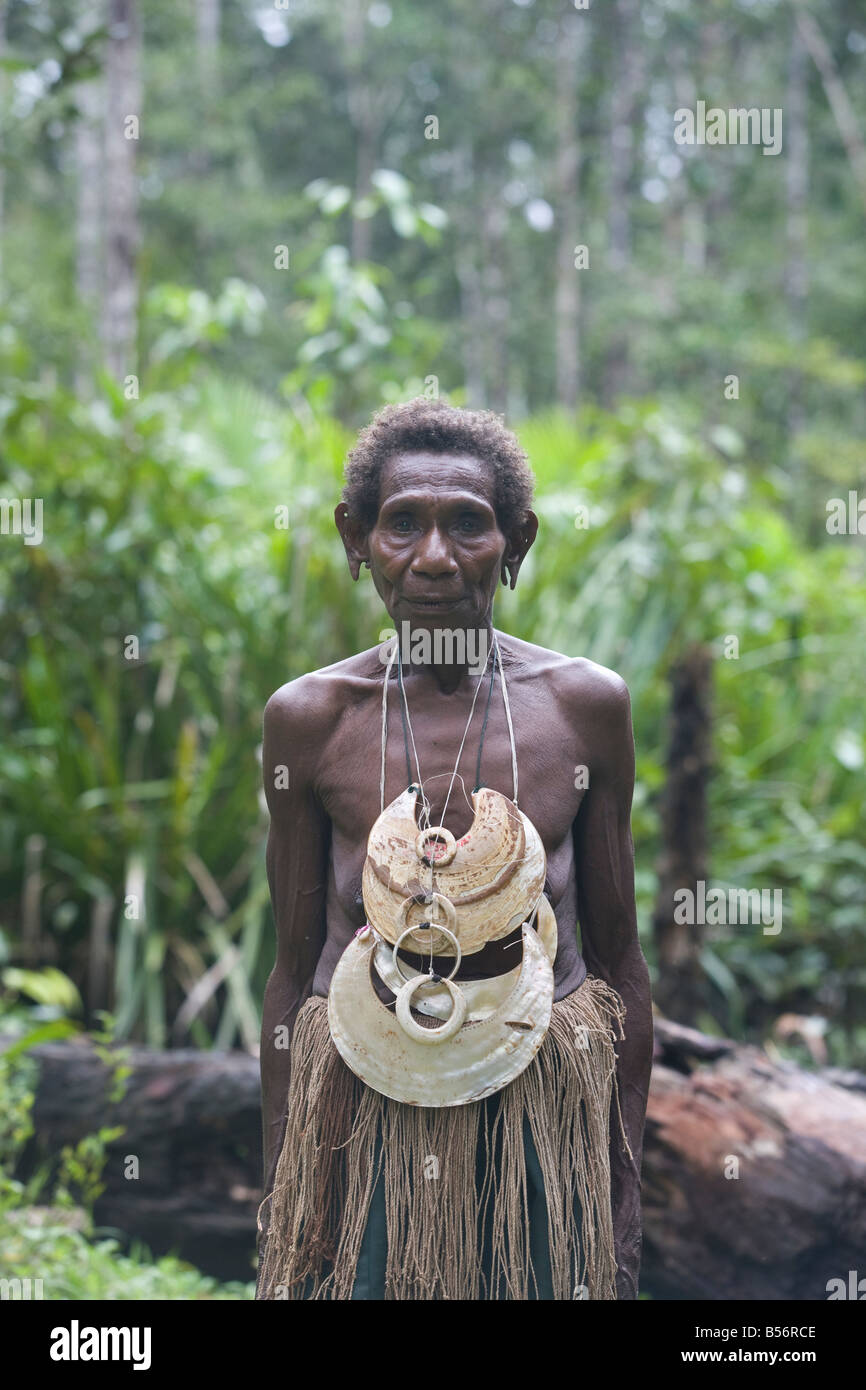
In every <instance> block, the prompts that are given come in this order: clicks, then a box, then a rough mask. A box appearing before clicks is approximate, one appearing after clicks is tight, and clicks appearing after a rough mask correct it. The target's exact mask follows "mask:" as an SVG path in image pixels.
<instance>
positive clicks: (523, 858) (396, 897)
mask: <svg viewBox="0 0 866 1390" xmlns="http://www.w3.org/2000/svg"><path fill="white" fill-rule="evenodd" d="M418 796H419V792H418V789H417V788H416V787H409V788H407V790H406V791H404V792H402V793H401V794H400V796H398V797H396V799H395V800H394V801H392V802H391V804H390V806H386V807H385V810H384V811H383V812H382V814H381V815H380V816H379V818H378V820H377V821H376V823H375V825H374V826H373V829H372V830H371V831H370V836H369V839H368V841H367V857H366V859H365V861H364V871H363V875H362V890H363V896H364V908H365V911H366V914H367V920H368V922H370V924H371V925H372V926H373V927H375V929H376V931H377V932H379V933H380V935H381V936H383V937H384V938H385V940H386V941H390V942H394V941H396V940H397V938H398V937H399V936H400V934H401V932H403V931H405V930H406V929H407V927H412V926H418V925H419V924H420V923H421V922H425V921H426V922H430V923H431V924H432V926H433V927H434V928H435V927H436V926H437V925H441V926H444V927H447V928H448V929H449V930H450V931H451V932H453V933H454V934H455V935H456V937H457V939H458V940H459V942H460V949H461V951H462V952H463V955H464V956H466V955H472V954H473V953H474V952H476V951H480V950H481V948H482V947H483V946H484V945H485V944H486V942H488V941H498V940H499V939H500V938H501V937H503V936H507V935H508V933H509V932H511V931H514V929H515V928H516V927H519V926H520V925H521V924H522V923H523V922H525V921H526V919H527V917H528V916H529V915H530V913H531V911H532V908H533V907H534V905H535V903H536V902H537V901H538V898H539V895H540V894H541V890H542V888H543V887H544V879H545V875H546V872H547V863H546V858H545V854H544V846H543V845H542V843H541V837H540V836H539V834H538V831H537V830H536V829H535V827H534V825H533V824H532V822H531V821H530V820H529V819H528V817H526V816H524V814H523V812H522V811H520V810H519V808H518V807H517V806H515V804H514V802H513V801H509V799H508V797H507V796H503V795H502V793H501V792H497V791H494V790H493V789H492V788H490V787H481V788H480V789H479V790H478V791H476V792H473V793H472V804H473V807H474V817H473V821H472V825H471V826H470V828H469V830H468V831H467V832H466V834H465V835H464V836H463V837H462V838H461V839H460V840H456V841H455V839H454V836H453V835H451V834H450V832H449V831H447V830H446V829H445V828H444V827H443V826H433V827H431V828H430V829H428V830H426V831H419V827H418V824H417V821H416V818H415V817H416V808H417V802H418ZM437 841H438V844H439V849H438V850H437V849H434V847H433V846H434V843H435V842H437ZM430 949H431V951H432V952H433V953H434V954H435V955H449V954H451V953H452V947H451V945H450V944H449V942H448V940H447V938H446V937H445V936H444V935H443V934H442V933H436V932H435V931H434V932H431V936H430Z"/></svg>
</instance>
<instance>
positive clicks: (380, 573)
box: [261, 451, 652, 1299]
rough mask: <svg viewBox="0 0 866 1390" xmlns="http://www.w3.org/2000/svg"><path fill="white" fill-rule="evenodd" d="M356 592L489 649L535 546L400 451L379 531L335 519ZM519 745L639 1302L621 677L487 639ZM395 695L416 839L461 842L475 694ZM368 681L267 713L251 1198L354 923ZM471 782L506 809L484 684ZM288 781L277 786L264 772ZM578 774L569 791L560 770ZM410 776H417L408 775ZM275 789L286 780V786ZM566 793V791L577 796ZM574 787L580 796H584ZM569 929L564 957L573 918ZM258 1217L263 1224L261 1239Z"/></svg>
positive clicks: (623, 1257)
mask: <svg viewBox="0 0 866 1390" xmlns="http://www.w3.org/2000/svg"><path fill="white" fill-rule="evenodd" d="M335 521H336V524H337V528H338V530H339V532H340V535H341V537H342V540H343V544H344V546H345V550H346V556H347V559H348V563H349V569H350V572H351V574H352V578H353V579H355V580H357V579H358V578H359V576H360V574H361V571H362V568H363V567H364V566H368V567H369V569H370V574H371V577H372V579H373V583H374V585H375V587H376V590H377V592H378V594H379V596H380V597H381V599H382V602H383V604H384V606H385V608H386V609H387V612H388V614H389V616H390V618H391V620H392V624H393V626H394V627H395V628H397V630H398V631H399V630H400V624H401V623H402V622H403V620H408V621H409V622H410V623H411V626H412V629H413V631H415V630H417V629H418V628H420V627H427V628H429V629H430V630H431V631H432V630H433V629H435V628H436V627H442V628H450V629H457V628H460V627H463V628H466V629H470V628H474V629H480V630H482V631H483V632H484V633H485V634H487V635H489V636H490V637H491V638H492V633H493V627H492V610H493V599H494V596H495V594H496V590H497V587H498V585H499V583H500V581H501V582H502V583H503V584H507V585H510V587H511V588H512V589H513V588H514V586H515V584H516V583H517V577H518V574H519V571H520V566H521V564H522V562H523V560H524V558H525V556H526V554H527V552H528V550H529V548H530V546H531V545H532V543H533V541H534V540H535V536H536V532H537V529H538V521H537V518H536V517H535V515H534V513H532V512H529V513H528V514H527V516H526V519H525V520H524V522H523V524H522V525H520V526H518V527H516V528H514V529H513V530H512V531H511V532H510V533H509V534H508V535H506V534H504V533H503V531H502V530H501V529H500V526H499V521H498V518H497V513H496V509H495V482H494V477H493V474H492V470H491V469H490V468H489V467H488V465H486V464H485V463H483V462H482V461H480V460H478V459H475V458H472V457H467V456H464V455H459V454H435V455H431V454H428V453H425V452H422V451H413V452H407V453H403V454H401V455H397V456H395V457H393V458H391V459H389V460H388V461H387V462H386V464H385V465H384V467H383V470H382V476H381V480H380V494H379V514H378V518H377V521H376V524H375V525H374V526H373V528H372V530H370V531H369V532H365V531H364V530H363V528H362V527H360V526H359V525H358V524H357V523H356V522H354V521H353V520H352V518H350V516H349V515H348V513H347V510H346V508H345V506H344V505H343V504H341V505H340V506H339V507H338V508H337V510H336V512H335ZM496 635H497V637H498V640H499V644H500V648H501V652H502V659H503V666H504V669H505V676H506V680H507V682H508V695H509V699H510V702H511V712H512V718H513V722H514V731H515V738H516V745H517V759H518V769H519V774H520V787H519V804H520V807H521V810H523V811H524V813H525V814H526V815H527V816H528V817H529V819H530V820H531V821H532V822H533V824H534V825H535V827H536V829H537V830H538V832H539V834H540V836H541V839H542V841H543V843H544V847H545V851H546V854H547V884H546V891H547V893H548V896H549V897H550V900H551V902H552V904H553V907H554V910H555V912H556V915H557V922H558V927H559V937H560V947H559V951H558V954H557V960H556V965H555V980H556V997H557V998H561V997H562V996H563V995H564V994H568V993H570V992H571V990H573V989H575V988H577V986H578V985H579V984H580V982H581V980H582V979H583V977H584V975H585V973H586V972H587V971H588V972H589V973H590V974H591V975H594V976H596V977H598V978H600V979H603V980H605V981H607V982H608V983H609V984H610V985H612V986H613V988H614V989H616V990H617V991H618V992H619V994H620V995H621V997H622V1000H623V1002H624V1004H625V1008H626V1021H625V1032H626V1038H625V1040H624V1041H622V1042H619V1043H618V1044H617V1078H618V1083H619V1093H620V1104H621V1108H622V1116H623V1122H624V1126H625V1130H626V1134H627V1136H628V1141H629V1145H630V1148H631V1152H632V1155H633V1157H632V1158H629V1156H628V1154H627V1152H626V1151H625V1149H624V1146H623V1144H622V1138H621V1135H620V1134H619V1132H618V1125H617V1123H616V1121H615V1119H614V1120H612V1123H611V1147H610V1154H611V1183H612V1187H611V1196H612V1209H613V1220H614V1239H615V1250H616V1259H617V1264H618V1266H619V1270H618V1273H617V1296H618V1297H619V1298H623V1299H634V1298H636V1297H637V1281H638V1270H639V1264H640V1161H641V1151H642V1145H643V1130H644V1118H645V1113H646V1102H647V1091H648V1087H649V1075H650V1067H651V1060H652V1014H651V1002H650V988H649V975H648V971H647V967H646V962H645V960H644V957H643V954H642V952H641V949H640V945H639V943H638V935H637V924H636V918H635V903H634V869H633V848H632V840H631V829H630V811H631V800H632V792H633V787H634V742H633V735H632V728H631V713H630V704H629V696H628V690H627V688H626V686H625V683H624V682H623V681H622V679H621V678H620V677H619V676H617V675H616V674H614V672H612V671H608V670H607V669H606V668H604V667H601V666H597V665H595V663H593V662H591V661H587V660H584V659H582V658H578V659H573V658H570V657H567V656H562V655H560V654H559V653H558V652H553V651H548V650H546V649H545V648H543V647H538V646H535V645H533V644H532V643H528V642H522V641H520V640H518V639H517V638H514V637H511V636H509V635H507V634H505V633H502V632H498V631H497V634H496ZM404 678H405V687H406V695H407V699H408V704H409V711H410V717H411V720H412V727H413V730H414V734H415V742H416V746H417V751H418V759H419V762H420V766H421V772H422V775H423V778H424V785H425V791H426V793H427V796H428V798H429V800H430V802H431V823H432V824H437V823H444V824H445V825H446V826H447V827H448V829H449V830H451V831H452V832H453V833H454V834H455V836H457V837H458V838H459V836H460V835H462V834H464V833H465V831H466V830H467V829H468V826H469V824H470V822H471V818H472V815H471V804H470V803H469V802H468V791H469V790H470V789H471V787H472V785H473V783H474V769H475V759H476V755H477V751H478V741H479V735H480V729H481V723H482V715H481V712H480V710H481V709H482V708H483V703H482V702H483V700H484V699H486V693H487V686H486V680H487V677H485V678H484V679H485V686H484V690H483V691H482V693H481V695H480V696H479V700H478V705H477V706H476V714H475V718H474V719H473V721H472V725H471V727H470V730H469V735H468V738H467V740H466V745H465V748H464V753H463V757H462V759H461V764H460V772H461V774H462V775H463V777H464V779H465V786H466V794H465V795H464V793H463V790H462V786H461V783H460V781H457V782H455V787H454V791H453V792H452V794H451V799H450V802H449V806H448V810H447V814H446V815H445V819H444V822H441V821H440V816H441V812H442V806H443V802H444V799H445V794H446V791H447V787H448V783H449V781H450V776H451V772H452V770H453V767H454V759H455V758H456V756H457V750H458V748H459V746H460V740H461V738H462V736H463V731H464V729H465V727H466V721H467V719H468V717H469V711H470V706H471V702H472V696H473V694H474V692H475V688H476V685H477V682H478V679H479V677H478V676H477V674H472V673H471V672H469V671H467V670H466V668H465V667H461V666H459V665H454V664H449V665H447V666H441V667H437V666H435V665H426V666H424V665H417V664H412V665H408V666H405V667H404ZM383 679H384V666H383V663H382V660H381V655H380V649H379V648H378V647H376V648H372V649H371V650H370V651H366V652H361V653H360V654H359V655H357V656H353V657H350V658H349V659H348V660H346V661H340V662H337V663H336V664H335V665H333V666H328V667H325V668H324V669H323V670H320V671H314V672H311V673H310V674H309V675H306V676H302V677H300V678H299V679H298V680H294V681H291V682H289V684H287V685H284V686H283V687H282V688H281V689H280V690H278V691H277V692H276V693H275V694H274V695H273V696H272V697H271V699H270V700H269V702H268V705H267V708H266V710H265V719H264V748H263V759H262V761H263V773H264V785H265V792H266V796H267V800H268V806H269V809H270V813H271V826H270V834H269V837H268V848H267V866H268V876H269V882H270V889H271V899H272V903H273V908H274V916H275V919H276V929H277V955H276V963H275V965H274V969H273V972H272V974H271V976H270V979H269V980H268V984H267V988H266V990H265V999H264V1011H263V1022H262V1046H261V1073H262V1103H263V1122H264V1150H265V1192H266V1193H269V1192H270V1191H271V1188H272V1186H273V1181H274V1172H275V1169H276V1163H277V1158H278V1156H279V1151H280V1148H281V1144H282V1137H283V1133H284V1128H285V1111H286V1096H287V1093H288V1086H289V1052H288V1049H287V1048H286V1047H285V1046H284V1045H282V1046H276V1045H275V1039H276V1038H278V1037H279V1038H280V1041H281V1042H282V1043H283V1044H284V1043H285V1040H286V1032H285V1031H283V1033H282V1035H280V1032H279V1030H280V1026H281V1025H285V1027H286V1029H287V1030H288V1033H289V1034H290V1033H291V1029H292V1027H293V1026H294V1021H295V1018H296V1016H297V1013H298V1010H299V1009H300V1008H301V1006H302V1005H303V1004H304V1002H305V1001H306V1000H307V998H309V996H310V994H311V993H315V994H319V995H326V994H327V989H328V984H329V982H330V978H331V974H332V972H333V969H334V966H335V965H336V962H337V960H338V959H339V957H340V955H341V953H342V952H343V951H344V950H345V948H346V946H347V945H348V943H349V941H350V940H351V938H352V935H353V933H354V932H355V931H356V930H357V928H358V927H359V926H362V925H363V924H364V921H365V914H364V908H363V902H362V900H361V892H360V886H361V871H362V867H363V863H364V858H365V854H366V845H367V837H368V835H369V832H370V829H371V827H372V825H373V823H374V821H375V820H376V818H377V816H378V814H379V809H380V806H379V757H380V749H381V701H382V685H383ZM387 748H388V761H387V775H386V786H385V804H386V805H387V804H388V803H389V802H390V801H391V800H393V798H394V797H395V796H397V795H398V794H399V793H400V792H401V791H403V790H405V786H406V765H405V759H404V755H403V739H402V727H401V723H400V711H399V699H398V692H397V687H396V682H395V681H393V680H392V686H391V689H390V690H389V725H388V745H387ZM482 766H483V777H482V780H483V782H484V783H485V784H486V785H488V786H491V787H495V788H497V789H498V790H500V791H502V792H504V793H505V794H506V795H509V796H510V795H511V794H512V773H511V752H510V743H509V738H508V729H507V724H506V721H505V715H504V709H503V706H502V699H501V692H500V690H499V681H498V678H497V687H496V689H495V690H494V696H493V700H492V704H491V710H490V719H489V723H488V728H487V734H486V736H485V741H484V749H483V765H482ZM280 767H285V768H287V769H288V772H289V779H288V780H289V786H288V787H287V788H286V787H282V788H279V789H278V788H277V787H275V780H278V774H277V773H276V772H275V770H276V769H278V768H280ZM577 768H586V769H588V778H587V777H586V776H576V775H575V769H577ZM414 775H415V769H414V767H413V777H414ZM282 780H283V781H284V780H285V778H284V777H283V778H282ZM575 781H577V782H578V783H579V785H578V786H577V787H575ZM587 781H588V785H583V784H584V783H585V782H587ZM575 918H576V919H577V921H578V922H579V928H580V946H579V947H578V944H577V932H576V921H575ZM482 960H483V971H482V973H499V972H501V971H504V970H508V969H511V968H512V967H513V964H514V952H513V951H510V952H509V951H508V949H507V947H506V945H505V944H504V943H493V944H491V945H489V946H488V947H486V948H485V951H484V953H482V955H479V956H477V957H474V958H473V961H472V962H466V964H465V966H464V968H463V969H462V970H461V972H460V974H461V976H464V977H465V976H466V975H469V974H471V973H473V964H474V967H475V970H476V972H477V970H478V968H479V962H481V961H482ZM266 1212H267V1208H265V1209H264V1211H263V1214H262V1220H263V1224H265V1225H266V1222H267V1216H266Z"/></svg>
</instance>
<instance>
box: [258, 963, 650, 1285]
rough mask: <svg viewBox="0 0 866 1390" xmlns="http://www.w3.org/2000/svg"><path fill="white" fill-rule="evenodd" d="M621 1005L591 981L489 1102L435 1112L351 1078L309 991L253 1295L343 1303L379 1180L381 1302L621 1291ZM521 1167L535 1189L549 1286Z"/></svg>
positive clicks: (557, 1007)
mask: <svg viewBox="0 0 866 1390" xmlns="http://www.w3.org/2000/svg"><path fill="white" fill-rule="evenodd" d="M624 1015H625V1009H624V1005H623V1003H622V1000H621V999H620V997H619V995H618V994H617V993H616V991H615V990H614V989H612V988H611V987H610V986H609V985H607V984H605V983H604V981H602V980H599V979H596V978H594V977H593V976H587V978H586V979H585V980H584V982H583V983H582V984H581V985H580V987H579V988H578V989H576V990H575V991H574V992H573V993H572V994H570V995H568V996H567V997H566V998H565V999H562V1000H560V1001H559V1002H558V1003H555V1004H554V1005H553V1012H552V1016H551V1022H550V1028H549V1030H548V1033H547V1035H546V1037H545V1040H544V1042H543V1044H542V1046H541V1048H540V1050H539V1052H538V1053H537V1054H536V1056H535V1057H534V1058H533V1060H532V1062H531V1063H530V1065H529V1066H528V1067H527V1068H526V1070H525V1071H524V1072H523V1073H522V1074H521V1075H520V1076H518V1077H516V1078H515V1080H514V1081H512V1082H510V1083H509V1084H508V1085H507V1086H505V1087H503V1089H502V1090H501V1091H498V1092H496V1094H495V1095H494V1096H492V1097H490V1098H489V1099H488V1100H486V1101H476V1102H472V1103H471V1104H469V1105H461V1106H448V1107H443V1108H438V1109H429V1108H422V1107H419V1106H413V1105H405V1104H403V1103H401V1102H399V1101H393V1100H390V1099H388V1098H387V1097H386V1096H382V1095H380V1094H379V1093H378V1092H377V1091H374V1090H371V1089H370V1087H368V1086H366V1085H365V1084H364V1083H363V1082H362V1081H360V1080H359V1078H358V1077H356V1076H355V1074H354V1073H353V1072H352V1071H351V1070H350V1068H349V1067H347V1066H346V1064H345V1062H344V1061H343V1059H342V1058H341V1057H340V1055H339V1053H338V1052H337V1050H336V1048H335V1047H334V1044H333V1042H332V1041H331V1035H330V1032H329V1030H328V1004H327V1000H326V999H322V998H319V997H318V996H313V997H312V998H310V999H308V1000H307V1002H306V1004H304V1006H303V1008H302V1009H301V1010H300V1012H299V1014H298V1017H297V1021H296V1024H295V1029H294V1033H293V1037H292V1056H291V1083H290V1087H289V1097H288V1119H287V1124H286V1132H285V1139H284V1143H283V1148H282V1152H281V1154H280V1159H279V1163H278V1165H277V1171H276V1177H275V1182H274V1190H273V1194H272V1195H271V1196H270V1197H269V1198H266V1200H265V1202H263V1203H262V1208H265V1207H266V1206H267V1205H268V1203H270V1213H269V1220H268V1222H267V1228H268V1234H267V1236H266V1237H265V1238H264V1242H263V1246H262V1257H261V1261H260V1269H259V1280H258V1288H257V1292H256V1297H257V1298H258V1299H294V1300H297V1299H351V1298H352V1297H353V1288H354V1286H355V1281H356V1277H357V1273H358V1261H359V1254H360V1252H361V1247H362V1243H363V1239H364V1233H365V1229H366V1227H367V1223H368V1219H370V1217H371V1209H372V1205H373V1197H374V1193H377V1192H380V1191H381V1188H382V1186H383V1185H384V1213H385V1229H386V1232H387V1235H386V1255H385V1257H384V1260H385V1264H384V1275H383V1281H382V1283H383V1287H382V1290H381V1293H380V1294H379V1295H378V1296H380V1297H382V1298H384V1299H407V1300H426V1299H473V1300H477V1299H521V1300H522V1299H531V1298H539V1297H549V1298H554V1299H567V1300H571V1299H575V1298H577V1299H582V1298H590V1299H615V1298H616V1291H615V1285H614V1276H615V1274H616V1262H615V1259H614V1243H613V1224H612V1216H611V1200H610V1161H609V1143H610V1118H611V1102H612V1099H615V1100H616V1107H615V1108H616V1115H617V1120H618V1123H619V1128H620V1132H621V1134H622V1139H623V1145H624V1147H626V1148H627V1147H628V1145H627V1141H626V1139H625V1134H624V1131H623V1128H622V1119H621V1115H620V1111H619V1097H618V1095H617V1089H616V1073H615V1065H616V1055H615V1052H614V1046H613V1044H614V1040H615V1038H616V1037H619V1038H622V1037H623V1036H624V1034H623V1019H624ZM528 1167H529V1168H532V1167H534V1169H535V1170H536V1171H539V1170H540V1182H539V1185H540V1184H541V1183H543V1199H544V1201H543V1205H544V1207H546V1224H547V1232H546V1236H547V1239H546V1250H545V1255H546V1259H545V1266H546V1267H545V1274H544V1290H545V1291H540V1285H539V1282H538V1279H537V1278H536V1269H535V1262H534V1261H533V1258H532V1250H533V1249H534V1250H536V1251H537V1249H538V1243H537V1242H538V1236H539V1232H538V1231H537V1229H535V1230H532V1231H530V1219H529V1218H530V1209H531V1207H532V1209H533V1210H534V1206H533V1204H532V1203H531V1192H530V1189H531V1180H530V1181H528ZM261 1229H262V1226H261V1210H260V1230H261ZM355 1296H357V1294H356V1295H355Z"/></svg>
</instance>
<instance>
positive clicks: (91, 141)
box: [75, 78, 105, 396]
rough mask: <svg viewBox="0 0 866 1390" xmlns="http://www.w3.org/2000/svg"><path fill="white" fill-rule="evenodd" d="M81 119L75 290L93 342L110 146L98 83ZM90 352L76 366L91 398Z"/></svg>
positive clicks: (80, 92)
mask: <svg viewBox="0 0 866 1390" xmlns="http://www.w3.org/2000/svg"><path fill="white" fill-rule="evenodd" d="M77 100H78V119H77V121H76V124H75V165H76V175H77V190H76V194H77V196H76V206H75V287H76V291H77V295H78V301H79V304H80V305H81V306H82V307H83V308H84V309H85V311H86V313H87V319H88V325H89V328H90V331H91V332H92V333H93V336H94V339H95V336H96V331H97V328H98V325H99V313H100V303H101V300H102V293H103V285H102V267H103V255H104V247H103V225H104V217H105V208H104V202H103V190H104V184H103V180H104V178H105V144H104V135H105V131H104V127H103V123H102V116H103V113H104V102H105V90H104V86H103V83H102V82H101V81H100V80H99V79H98V78H94V79H93V80H92V81H90V82H82V83H81V84H80V85H79V86H78V88H77ZM90 346H91V351H90V352H88V351H84V352H82V353H81V354H80V355H79V360H78V362H77V364H76V391H77V392H78V394H79V395H82V396H83V395H86V394H88V392H89V391H90V390H91V389H92V387H91V369H92V366H93V362H92V356H91V353H92V342H91V344H90Z"/></svg>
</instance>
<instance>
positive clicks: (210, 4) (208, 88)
mask: <svg viewBox="0 0 866 1390" xmlns="http://www.w3.org/2000/svg"><path fill="white" fill-rule="evenodd" d="M219 39H220V0H196V4H195V41H196V43H195V47H196V58H197V61H198V76H199V83H200V84H201V88H202V91H203V92H204V93H205V94H206V95H213V94H215V93H216V90H217V87H218V85H219Z"/></svg>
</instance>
